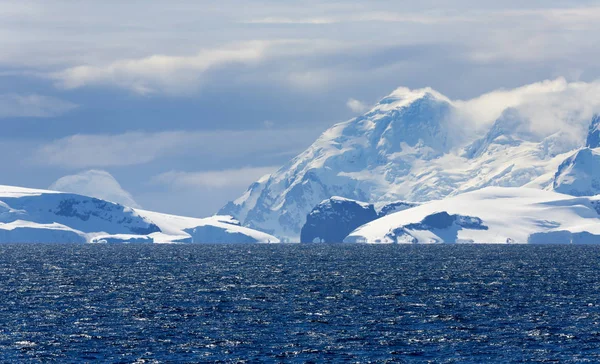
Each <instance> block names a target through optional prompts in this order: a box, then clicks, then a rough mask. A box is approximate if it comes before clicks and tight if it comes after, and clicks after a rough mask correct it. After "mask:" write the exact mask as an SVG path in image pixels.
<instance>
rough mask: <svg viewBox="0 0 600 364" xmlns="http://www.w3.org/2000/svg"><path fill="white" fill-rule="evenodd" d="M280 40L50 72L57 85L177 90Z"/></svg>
mask: <svg viewBox="0 0 600 364" xmlns="http://www.w3.org/2000/svg"><path fill="white" fill-rule="evenodd" d="M277 43H280V42H275V41H273V42H269V41H250V42H244V43H240V44H235V45H231V46H228V47H223V48H214V49H204V50H202V51H200V52H198V53H197V54H195V55H193V56H168V55H160V54H157V55H152V56H148V57H144V58H138V59H124V60H118V61H115V62H113V63H110V64H108V65H106V66H77V67H72V68H68V69H66V70H64V71H61V72H57V73H54V74H52V75H51V78H53V79H55V80H56V81H57V85H58V86H59V87H62V88H66V89H74V88H79V87H83V86H90V85H107V84H113V85H117V86H119V87H122V88H126V89H129V90H132V91H134V92H136V93H139V94H148V93H153V92H157V91H163V90H166V91H171V92H180V91H183V90H186V89H189V88H194V87H196V86H197V85H198V84H199V83H201V78H202V76H203V74H204V73H205V72H207V71H209V70H211V69H213V68H218V67H220V66H224V65H231V64H238V65H248V64H252V63H255V62H257V61H259V60H261V59H262V58H263V57H264V56H265V53H266V51H267V49H269V48H270V47H273V46H274V45H276V44H277Z"/></svg>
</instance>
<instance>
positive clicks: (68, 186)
mask: <svg viewBox="0 0 600 364" xmlns="http://www.w3.org/2000/svg"><path fill="white" fill-rule="evenodd" d="M49 189H50V190H54V191H62V192H68V193H76V194H79V195H84V196H91V197H96V198H100V199H103V200H107V201H111V202H116V203H120V204H122V205H124V206H129V207H134V208H139V207H140V206H139V205H138V204H137V203H136V202H135V200H134V199H133V197H132V196H131V194H130V193H129V192H127V191H125V190H124V189H123V187H121V185H120V184H119V182H117V180H116V179H115V178H114V177H113V176H112V175H111V174H110V173H108V172H106V171H99V170H89V171H85V172H81V173H77V174H74V175H69V176H64V177H62V178H59V179H58V180H57V181H56V182H54V183H53V184H52V185H51V186H50V187H49Z"/></svg>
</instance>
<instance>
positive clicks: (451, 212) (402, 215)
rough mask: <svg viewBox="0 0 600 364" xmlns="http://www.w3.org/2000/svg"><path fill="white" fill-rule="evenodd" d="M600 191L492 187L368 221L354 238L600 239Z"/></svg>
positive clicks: (460, 240) (436, 240)
mask: <svg viewBox="0 0 600 364" xmlns="http://www.w3.org/2000/svg"><path fill="white" fill-rule="evenodd" d="M599 200H600V196H598V197H596V198H594V197H591V198H590V197H574V196H570V195H564V194H559V193H556V192H551V191H544V190H539V189H533V188H502V187H488V188H484V189H481V190H478V191H474V192H468V193H465V194H462V195H458V196H454V197H449V198H446V199H443V200H439V201H432V202H429V203H425V204H423V205H421V206H417V207H414V208H412V209H409V210H405V211H401V212H397V213H394V214H391V215H388V216H385V217H382V218H380V219H378V220H375V221H373V222H370V223H368V224H366V225H363V226H361V227H359V228H358V229H356V230H355V231H353V232H352V233H350V234H349V235H348V236H347V237H346V239H345V240H344V241H345V242H349V243H373V244H379V243H381V244H384V243H388V244H389V243H532V244H535V243H544V244H548V243H557V244H569V243H574V244H582V243H588V244H592V243H600V215H599V213H600V204H599V203H598V202H599Z"/></svg>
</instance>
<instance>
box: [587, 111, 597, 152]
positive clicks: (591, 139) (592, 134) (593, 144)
mask: <svg viewBox="0 0 600 364" xmlns="http://www.w3.org/2000/svg"><path fill="white" fill-rule="evenodd" d="M585 146H586V147H588V148H600V115H595V116H594V118H593V119H592V124H591V125H590V129H589V131H588V136H587V140H586V143H585Z"/></svg>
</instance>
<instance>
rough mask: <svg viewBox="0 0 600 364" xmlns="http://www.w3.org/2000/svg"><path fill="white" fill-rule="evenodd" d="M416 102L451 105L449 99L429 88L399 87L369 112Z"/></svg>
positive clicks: (387, 109) (396, 107) (391, 108)
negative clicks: (412, 88) (423, 101)
mask: <svg viewBox="0 0 600 364" xmlns="http://www.w3.org/2000/svg"><path fill="white" fill-rule="evenodd" d="M418 100H425V101H431V102H435V101H437V102H445V103H451V101H450V99H449V98H447V97H446V96H444V95H442V94H441V93H439V92H437V91H436V90H434V89H432V88H431V87H425V88H422V89H416V90H411V89H409V88H407V87H399V88H397V89H396V90H394V91H393V92H392V93H391V94H389V95H388V96H386V97H384V98H383V99H381V100H380V101H379V102H378V103H377V105H375V107H374V108H373V110H371V112H372V111H389V110H393V109H400V108H403V107H406V106H409V105H410V104H412V103H413V102H416V101H418Z"/></svg>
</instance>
